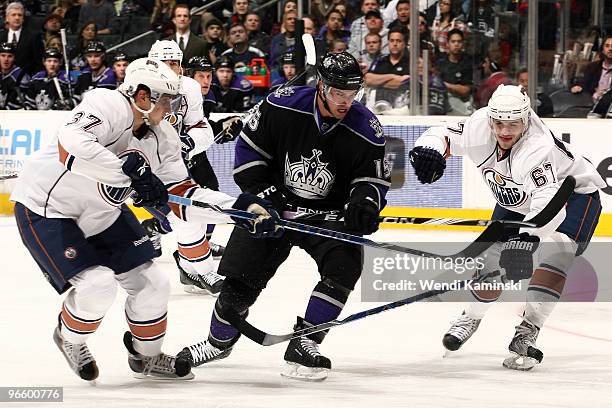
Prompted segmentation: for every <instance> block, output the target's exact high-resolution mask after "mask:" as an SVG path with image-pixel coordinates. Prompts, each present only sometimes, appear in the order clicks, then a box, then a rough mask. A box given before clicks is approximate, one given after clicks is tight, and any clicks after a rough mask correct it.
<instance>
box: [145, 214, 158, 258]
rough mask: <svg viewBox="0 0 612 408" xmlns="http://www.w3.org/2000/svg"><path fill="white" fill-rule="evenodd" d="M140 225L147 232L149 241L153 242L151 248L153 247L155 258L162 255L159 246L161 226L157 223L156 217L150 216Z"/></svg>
mask: <svg viewBox="0 0 612 408" xmlns="http://www.w3.org/2000/svg"><path fill="white" fill-rule="evenodd" d="M140 225H142V227H143V228H144V229H145V231H146V232H147V235H148V236H149V239H150V240H151V243H152V244H153V248H154V249H155V258H159V257H160V256H161V255H162V246H161V236H162V232H161V227H160V225H159V221H158V220H157V218H151V219H149V220H144V221H143V222H141V223H140Z"/></svg>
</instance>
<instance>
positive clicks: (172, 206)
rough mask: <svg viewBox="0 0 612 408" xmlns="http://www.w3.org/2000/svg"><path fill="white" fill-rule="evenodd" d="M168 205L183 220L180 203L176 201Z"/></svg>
mask: <svg viewBox="0 0 612 408" xmlns="http://www.w3.org/2000/svg"><path fill="white" fill-rule="evenodd" d="M168 207H170V209H171V210H172V212H173V213H174V215H176V216H177V217H179V218H180V219H181V220H182V219H183V217H182V216H181V209H180V207H179V205H178V204H175V203H168Z"/></svg>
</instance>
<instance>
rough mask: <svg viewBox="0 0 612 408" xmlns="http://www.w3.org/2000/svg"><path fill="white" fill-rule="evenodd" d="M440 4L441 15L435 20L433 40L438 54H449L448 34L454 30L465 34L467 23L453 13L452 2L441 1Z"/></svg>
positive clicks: (450, 0) (447, 0) (432, 26)
mask: <svg viewBox="0 0 612 408" xmlns="http://www.w3.org/2000/svg"><path fill="white" fill-rule="evenodd" d="M455 1H456V0H455ZM438 4H439V11H440V14H439V15H438V16H436V17H435V18H434V21H433V24H432V25H431V31H432V39H433V43H434V44H435V46H436V48H437V52H448V32H449V31H451V30H453V29H459V30H461V31H463V32H465V31H466V27H465V23H464V22H463V21H462V20H461V19H460V18H458V17H457V16H456V15H455V14H454V13H453V12H452V10H453V8H452V7H453V5H452V0H440V1H439V2H438Z"/></svg>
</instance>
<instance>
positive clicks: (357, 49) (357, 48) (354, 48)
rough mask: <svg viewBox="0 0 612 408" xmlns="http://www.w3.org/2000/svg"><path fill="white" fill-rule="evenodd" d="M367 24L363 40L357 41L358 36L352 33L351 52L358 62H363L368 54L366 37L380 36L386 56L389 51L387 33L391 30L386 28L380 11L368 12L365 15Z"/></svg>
mask: <svg viewBox="0 0 612 408" xmlns="http://www.w3.org/2000/svg"><path fill="white" fill-rule="evenodd" d="M365 22H366V32H365V35H363V37H362V38H361V39H359V40H357V38H356V37H357V36H354V35H353V33H351V40H350V42H349V52H350V53H351V54H352V55H353V56H354V57H355V58H356V59H357V61H359V60H361V59H362V56H363V54H365V53H366V46H365V37H366V35H368V34H378V35H379V36H380V38H383V40H382V43H381V47H382V52H383V53H385V54H386V53H387V52H388V49H389V48H388V45H387V33H388V31H389V30H387V29H386V28H385V27H384V21H383V18H382V15H381V14H380V11H378V10H370V11H368V12H367V13H366V15H365ZM358 41H360V42H358Z"/></svg>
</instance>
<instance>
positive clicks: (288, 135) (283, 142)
mask: <svg viewBox="0 0 612 408" xmlns="http://www.w3.org/2000/svg"><path fill="white" fill-rule="evenodd" d="M318 75H319V80H318V82H317V87H316V88H310V87H295V88H291V87H289V88H284V89H281V90H279V91H277V92H275V93H272V94H270V95H269V96H268V97H267V98H266V99H265V100H264V101H263V102H262V104H261V105H259V106H258V107H257V108H256V109H255V112H254V114H253V115H252V116H251V119H250V120H248V121H247V123H246V124H245V126H244V129H243V131H242V133H241V134H240V137H239V138H238V139H237V144H236V160H235V166H234V179H235V181H236V183H237V184H238V185H239V186H240V188H241V189H242V190H243V191H249V192H252V193H256V194H258V195H259V196H260V197H262V198H265V199H267V200H269V201H270V202H272V203H273V204H274V206H275V208H276V210H278V211H279V213H281V212H282V211H286V210H292V211H313V212H343V213H344V219H345V224H344V226H343V227H342V228H341V229H342V230H343V231H347V232H351V233H355V234H364V235H365V234H371V233H373V232H374V231H376V230H377V229H378V215H379V213H380V210H381V209H382V208H383V207H384V206H385V204H386V200H385V195H386V192H387V189H388V188H389V186H390V182H389V174H388V173H389V171H388V166H386V165H385V156H384V152H385V139H384V135H383V129H382V126H381V124H380V122H379V121H378V119H377V118H376V117H375V116H374V114H373V113H372V112H370V111H369V110H368V109H367V108H365V107H364V106H363V105H362V104H361V103H359V102H356V100H357V99H358V97H359V94H360V92H361V88H362V84H363V76H362V73H361V70H360V69H359V64H358V62H357V60H355V58H354V57H353V56H351V55H350V54H349V53H347V52H343V53H338V54H331V53H330V54H327V55H325V56H324V58H323V60H322V62H321V65H320V66H319V68H318ZM321 225H322V226H323V227H330V226H329V225H326V223H321ZM334 227H337V225H334V226H333V227H331V228H334ZM293 246H299V247H300V248H302V249H303V250H305V251H306V252H307V253H308V254H309V255H310V256H311V257H312V258H313V259H314V260H315V262H316V264H317V266H318V272H319V274H320V276H321V279H320V281H319V282H318V283H317V284H316V286H315V288H314V290H313V291H312V294H311V296H310V300H309V302H308V306H307V307H306V312H305V315H304V317H303V318H302V317H298V318H297V324H296V326H295V329H301V328H304V327H307V326H309V325H316V324H320V323H323V322H327V321H330V320H333V319H335V318H337V317H338V316H339V314H340V312H341V311H342V308H343V307H344V304H345V303H346V301H347V299H348V296H349V294H350V292H351V291H352V290H353V289H354V287H355V284H356V282H357V280H358V279H359V277H360V274H361V268H362V248H361V247H359V246H356V245H351V244H346V243H343V242H340V241H336V240H333V239H329V238H322V237H316V236H312V235H303V234H300V233H296V232H293V231H285V233H284V235H283V236H282V237H281V238H277V239H268V240H260V241H256V240H254V239H251V238H250V237H249V236H248V235H247V234H245V233H243V232H241V231H240V230H238V229H234V231H233V232H232V235H231V237H230V240H229V242H228V245H227V248H226V251H225V255H224V256H223V258H222V259H221V263H220V265H219V270H218V273H220V274H222V275H225V276H226V279H225V282H224V284H223V287H222V289H221V293H220V295H219V298H218V299H217V302H216V304H215V308H214V312H213V315H212V319H211V324H210V333H209V336H208V339H207V340H205V341H202V342H200V343H197V344H194V345H192V346H189V347H185V348H184V349H183V350H182V351H181V352H180V353H179V354H178V356H177V358H178V359H187V360H189V362H190V363H191V364H192V366H198V365H201V364H204V363H207V362H210V361H213V360H218V359H221V358H224V357H227V356H228V355H229V354H230V352H231V351H232V347H233V346H234V344H235V343H236V341H237V340H238V338H239V333H238V332H237V331H236V330H235V329H234V328H233V327H232V326H231V325H229V324H228V323H227V320H226V319H225V318H224V311H225V310H227V309H228V308H231V309H234V311H236V312H237V313H239V314H241V315H243V316H246V314H247V313H248V310H249V307H250V306H252V305H253V304H254V303H255V301H256V299H257V297H258V296H259V294H260V293H261V291H262V289H263V288H264V287H266V284H267V283H268V281H269V280H270V279H271V278H272V277H273V276H274V274H275V272H276V270H277V268H278V267H279V266H280V265H281V264H282V263H283V262H284V261H285V260H286V259H287V257H288V256H289V252H290V250H291V248H292V247H293ZM325 335H326V333H325V332H319V333H315V334H312V335H310V336H308V337H302V338H298V339H294V340H291V342H290V343H289V345H288V347H287V350H286V352H285V361H286V362H287V366H286V368H285V371H284V372H283V375H285V376H287V377H291V378H297V379H306V380H322V379H324V378H326V376H327V372H328V371H329V370H330V369H331V361H330V360H329V358H327V357H325V356H323V355H322V354H321V353H320V352H319V344H320V343H321V342H322V341H323V338H324V337H325Z"/></svg>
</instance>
